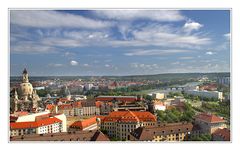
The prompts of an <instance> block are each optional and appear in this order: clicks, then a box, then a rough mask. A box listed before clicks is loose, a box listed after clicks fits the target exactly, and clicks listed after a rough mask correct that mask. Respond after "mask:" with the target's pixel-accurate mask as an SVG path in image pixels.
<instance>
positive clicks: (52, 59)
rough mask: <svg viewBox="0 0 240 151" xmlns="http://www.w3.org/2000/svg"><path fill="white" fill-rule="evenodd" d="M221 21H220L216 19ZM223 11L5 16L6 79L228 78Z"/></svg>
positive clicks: (226, 27)
mask: <svg viewBox="0 0 240 151" xmlns="http://www.w3.org/2000/svg"><path fill="white" fill-rule="evenodd" d="M219 16H221V17H219ZM230 37H231V34H230V11H229V10H74V11H70V10H61V11H55V10H32V11H29V10H28V11H25V10H11V11H10V57H11V60H10V67H11V69H10V70H11V76H16V75H19V73H21V71H22V69H23V68H28V70H29V72H31V75H32V76H37V75H41V76H54V75H59V76H74V75H77V76H86V75H89V76H94V75H96V76H101V75H118V76H123V75H140V74H143V75H146V74H162V73H189V72H230Z"/></svg>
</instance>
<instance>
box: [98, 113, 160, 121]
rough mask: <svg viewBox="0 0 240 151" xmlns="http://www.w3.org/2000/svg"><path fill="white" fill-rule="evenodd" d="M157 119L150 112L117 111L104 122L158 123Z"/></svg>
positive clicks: (110, 114)
mask: <svg viewBox="0 0 240 151" xmlns="http://www.w3.org/2000/svg"><path fill="white" fill-rule="evenodd" d="M156 121H157V118H156V116H155V115H153V114H152V113H150V112H141V111H115V112H111V113H109V115H108V116H106V117H105V118H104V119H103V121H102V122H156Z"/></svg>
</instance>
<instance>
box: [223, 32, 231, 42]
mask: <svg viewBox="0 0 240 151" xmlns="http://www.w3.org/2000/svg"><path fill="white" fill-rule="evenodd" d="M223 36H224V37H225V38H226V39H227V40H230V37H231V34H230V33H227V34H224V35H223Z"/></svg>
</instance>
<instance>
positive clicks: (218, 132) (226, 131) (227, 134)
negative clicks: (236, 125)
mask: <svg viewBox="0 0 240 151" xmlns="http://www.w3.org/2000/svg"><path fill="white" fill-rule="evenodd" d="M212 135H214V136H219V137H222V138H223V140H225V141H230V130H229V129H227V128H223V129H220V128H219V129H217V130H216V131H215V132H214V133H213V134H212Z"/></svg>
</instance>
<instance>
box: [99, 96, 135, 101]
mask: <svg viewBox="0 0 240 151" xmlns="http://www.w3.org/2000/svg"><path fill="white" fill-rule="evenodd" d="M115 99H116V100H119V101H126V102H134V101H136V100H137V97H133V96H99V97H97V98H96V101H113V100H115Z"/></svg>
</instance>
